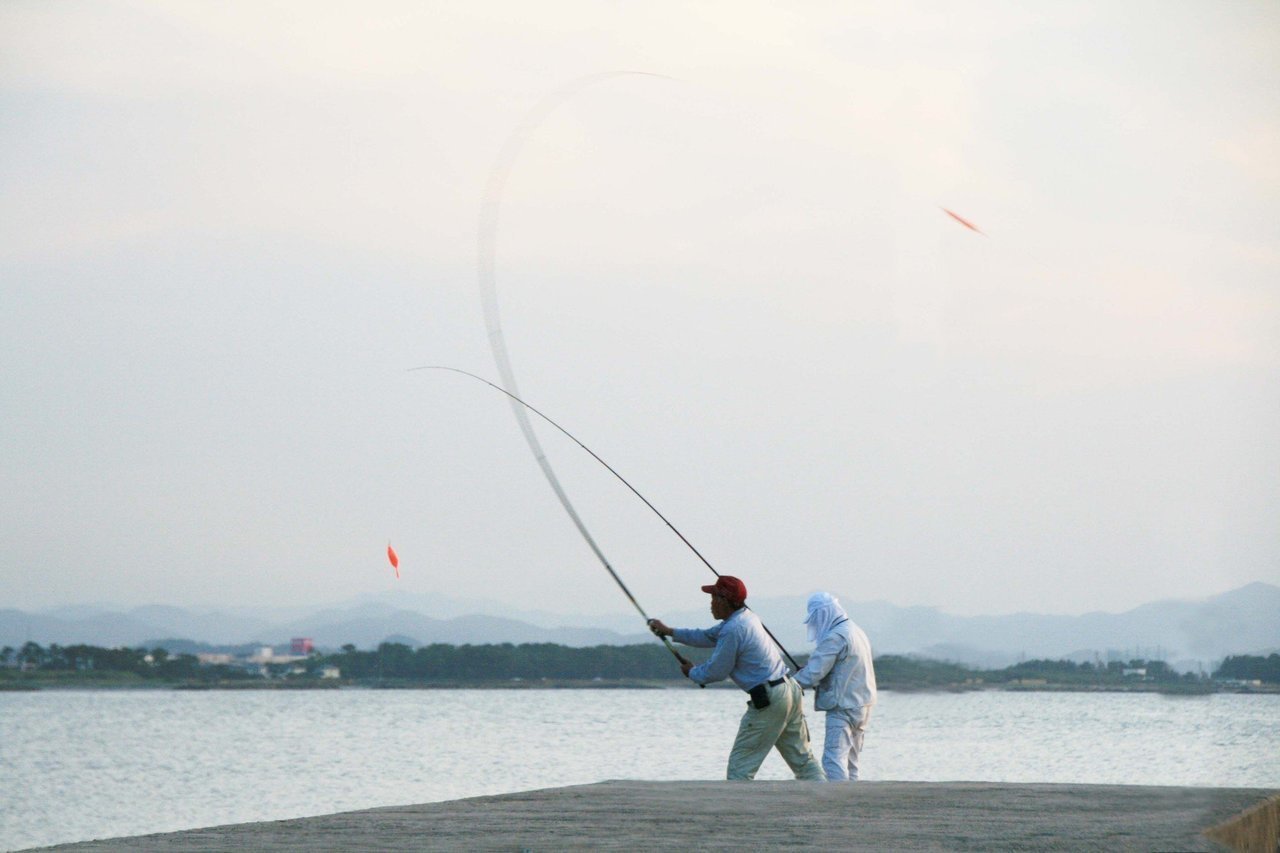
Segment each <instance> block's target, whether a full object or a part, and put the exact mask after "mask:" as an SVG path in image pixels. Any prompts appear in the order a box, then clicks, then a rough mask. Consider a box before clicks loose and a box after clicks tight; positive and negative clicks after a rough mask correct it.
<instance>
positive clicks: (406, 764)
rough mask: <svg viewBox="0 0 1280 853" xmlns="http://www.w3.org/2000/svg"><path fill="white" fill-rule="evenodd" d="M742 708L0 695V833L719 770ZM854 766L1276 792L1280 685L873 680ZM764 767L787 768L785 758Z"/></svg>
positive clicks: (171, 694) (269, 813)
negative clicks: (1008, 689) (1029, 685)
mask: <svg viewBox="0 0 1280 853" xmlns="http://www.w3.org/2000/svg"><path fill="white" fill-rule="evenodd" d="M743 703H744V700H743V697H742V696H741V694H739V693H737V692H736V691H732V690H701V691H700V690H689V689H671V690H422V691H417V690H412V691H410V690H405V691H396V690H341V691H298V692H283V691H281V692H265V691H264V692H256V691H255V692H238V691H211V692H183V691H65V692H64V691H45V692H39V693H0V849H4V850H12V849H20V848H23V847H31V846H37V845H45V844H54V843H59V842H67V841H82V840H86V839H90V838H106V837H113V836H120V835H136V834H142V833H148V832H166V831H172V830H178V829H188V828H194V827H199V826H212V825H217V824H223V823H239V822H243V821H254V820H268V819H280V818H290V817H301V816H305V815H317V814H327V813H331V812H336V811H345V810H350V809H360V808H369V807H372V806H386V805H398V804H404V803H422V802H431V801H438V800H451V799H456V798H459V797H471V796H479V795H483V794H497V793H505V792H510V791H520V790H528V789H532V788H545V787H552V786H558V785H573V784H579V783H587V782H598V781H601V780H604V779H719V778H723V773H724V763H725V758H726V756H727V754H728V750H729V746H730V744H731V743H732V740H733V735H734V732H735V731H736V729H737V720H738V717H739V716H741V713H742V709H743V707H744V704H743ZM809 719H810V728H811V729H813V730H814V731H815V733H817V737H818V738H821V717H820V715H815V714H814V713H813V712H810V714H809ZM819 747H820V744H819ZM863 765H864V768H865V769H864V773H863V775H864V777H865V778H867V779H900V780H919V781H948V780H981V781H997V782H1090V783H1113V784H1138V785H1204V786H1215V787H1266V788H1280V696H1239V695H1213V696H1196V697H1166V696H1160V695H1150V694H1124V693H1115V694H1086V693H1000V692H978V693H964V694H930V693H894V692H882V693H881V699H880V703H879V705H878V706H877V708H876V713H875V716H874V717H873V719H872V727H871V730H870V732H869V733H868V735H867V745H866V749H865V752H864V761H863ZM760 778H764V779H785V778H789V773H788V771H787V768H786V765H785V764H783V763H782V761H781V759H779V758H778V757H777V755H776V753H775V754H774V755H771V756H770V757H769V759H768V760H767V761H766V762H765V764H764V767H763V768H762V770H761V772H760Z"/></svg>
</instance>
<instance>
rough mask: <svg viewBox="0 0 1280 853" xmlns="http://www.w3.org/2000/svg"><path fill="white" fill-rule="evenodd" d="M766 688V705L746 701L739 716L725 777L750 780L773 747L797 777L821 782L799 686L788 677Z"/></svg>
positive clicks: (820, 770)
mask: <svg viewBox="0 0 1280 853" xmlns="http://www.w3.org/2000/svg"><path fill="white" fill-rule="evenodd" d="M768 689H769V707H767V708H765V709H764V710H762V711H758V710H756V708H755V706H754V705H752V704H751V703H750V702H748V703H747V713H745V714H743V715H742V722H741V723H740V724H739V725H738V736H737V738H735V739H734V741H733V749H732V750H731V751H730V752H729V767H728V769H727V770H726V772H725V778H727V779H730V780H734V779H754V778H755V777H756V771H757V770H759V769H760V765H761V764H763V763H764V759H765V756H767V755H768V754H769V750H771V749H773V748H775V747H776V748H777V750H778V754H779V755H781V756H782V760H783V761H785V762H787V766H788V767H790V768H791V772H792V773H794V774H795V775H796V778H797V779H807V780H809V781H812V782H821V781H822V767H821V766H820V765H819V764H818V759H816V758H814V757H813V750H812V749H811V748H810V747H809V726H808V724H807V723H805V719H804V704H803V702H802V701H801V695H802V694H801V693H800V685H799V684H796V683H795V682H794V681H792V680H791V679H790V678H788V679H787V680H786V681H784V682H782V683H781V684H779V685H777V686H775V687H770V688H768Z"/></svg>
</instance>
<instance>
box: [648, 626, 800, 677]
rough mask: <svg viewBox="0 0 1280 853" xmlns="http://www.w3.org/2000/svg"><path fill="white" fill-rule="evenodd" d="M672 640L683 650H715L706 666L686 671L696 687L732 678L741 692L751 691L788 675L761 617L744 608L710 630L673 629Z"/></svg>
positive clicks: (699, 665) (704, 664) (703, 664)
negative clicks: (710, 648)
mask: <svg viewBox="0 0 1280 853" xmlns="http://www.w3.org/2000/svg"><path fill="white" fill-rule="evenodd" d="M671 639H673V640H675V641H676V642H677V643H683V644H684V645H686V646H700V647H702V648H708V647H710V646H715V651H714V652H712V653H711V657H710V658H709V659H708V660H707V661H706V662H705V663H701V664H698V665H697V666H695V667H694V668H693V669H691V670H689V678H691V679H693V680H694V681H696V682H697V683H698V684H710V683H711V682H713V681H723V680H724V679H725V678H731V679H733V683H734V684H736V685H738V686H739V687H741V688H742V689H743V690H750V689H751V688H752V687H755V686H756V685H757V684H763V683H765V682H768V681H776V680H777V679H779V678H782V677H783V676H784V675H786V674H787V665H786V664H785V663H783V662H782V655H780V654H778V649H777V648H776V647H775V646H774V643H773V640H771V639H769V635H768V634H767V633H765V630H764V625H763V624H762V623H761V622H760V617H759V616H757V615H756V614H754V613H752V612H751V611H750V610H748V609H747V608H745V607H743V608H740V609H738V610H735V611H734V612H733V614H732V615H731V616H729V618H728V619H726V620H724V621H723V622H721V623H720V624H718V625H713V626H711V627H710V628H705V629H704V628H676V629H674V630H673V631H672V633H671Z"/></svg>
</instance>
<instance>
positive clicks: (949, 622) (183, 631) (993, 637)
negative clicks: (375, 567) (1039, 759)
mask: <svg viewBox="0 0 1280 853" xmlns="http://www.w3.org/2000/svg"><path fill="white" fill-rule="evenodd" d="M841 600H842V601H846V602H849V600H848V599H847V598H843V597H842V598H841ZM751 606H752V608H753V609H754V610H755V611H756V612H757V613H759V614H760V616H761V618H762V619H764V621H765V623H766V624H767V625H769V626H770V629H771V630H772V631H773V633H774V634H775V635H776V636H777V637H778V639H779V640H780V641H781V642H782V643H783V645H784V646H786V647H787V648H788V649H790V650H791V651H792V652H793V653H794V654H800V653H802V652H807V651H808V650H809V645H808V643H807V642H806V639H805V635H804V627H803V625H802V624H801V619H802V618H803V616H804V599H803V598H775V599H761V600H758V601H752V602H751ZM846 606H847V608H848V610H849V612H850V615H851V616H852V617H853V620H854V621H855V622H857V623H858V624H859V625H861V626H862V627H863V628H864V629H865V630H866V631H867V634H868V635H870V637H871V642H872V646H873V648H875V650H876V651H877V653H880V654H885V653H896V654H915V655H920V656H924V657H932V658H938V659H944V660H952V661H957V662H960V663H967V664H971V665H975V666H1006V665H1008V664H1009V663H1012V662H1014V661H1016V660H1019V659H1022V658H1040V657H1047V658H1072V659H1077V660H1081V659H1093V658H1095V657H1101V658H1103V659H1106V658H1107V657H1116V656H1123V657H1157V656H1159V657H1163V658H1164V659H1166V660H1169V661H1170V662H1171V663H1174V664H1175V665H1178V664H1180V665H1181V666H1182V667H1183V668H1188V669H1194V668H1196V667H1197V666H1205V667H1208V666H1211V665H1212V664H1213V663H1215V662H1216V661H1218V660H1221V659H1222V658H1223V657H1225V656H1226V655H1230V654H1269V653H1271V652H1275V651H1280V587H1277V586H1273V585H1271V584H1265V583H1252V584H1249V585H1248V586H1245V587H1241V588H1240V589H1237V590H1233V591H1231V592H1227V593H1223V594H1222V595H1217V596H1214V597H1212V598H1208V599H1204V600H1200V601H1177V600H1169V601H1157V602H1152V603H1150V604H1144V605H1142V606H1141V607H1137V608H1134V609H1133V610H1129V611H1126V612H1124V613H1086V614H1083V615H1081V616H1051V615H1043V614H1034V613H1016V614H1011V615H1005V616H956V615H953V614H949V613H944V612H942V611H940V610H938V609H937V608H933V607H899V606H897V605H894V604H890V603H888V602H884V601H872V602H849V603H847V605H846ZM493 607H494V605H493V604H492V603H489V602H484V603H480V602H458V601H455V600H448V599H441V598H428V597H425V596H419V597H404V596H402V597H400V598H398V599H395V600H393V601H392V600H387V599H379V598H373V599H365V600H362V601H357V602H351V603H349V604H347V605H343V606H338V607H330V608H325V609H318V610H315V611H312V612H307V611H300V610H298V609H297V608H294V609H293V610H292V611H287V612H286V611H268V610H260V609H259V610H251V609H247V608H246V609H239V608H237V609H222V610H207V611H206V610H188V609H184V608H179V607H168V606H161V605H151V606H147V607H135V608H132V609H128V610H115V609H109V608H104V607H87V606H81V607H64V608H57V609H53V610H47V611H39V612H25V611H21V610H14V609H4V610H0V645H8V646H14V647H18V646H21V645H22V644H23V643H24V642H27V641H28V640H33V641H35V642H37V643H40V644H42V645H48V644H50V643H59V644H61V645H70V644H74V643H87V644H91V645H98V646H121V645H128V646H138V645H143V644H148V643H152V642H155V641H157V640H161V639H169V638H173V639H185V640H190V641H192V642H195V643H203V644H208V645H211V646H231V645H243V644H247V643H260V644H262V645H280V644H284V643H287V642H288V641H289V639H290V638H291V637H310V638H311V639H312V640H313V641H314V642H315V644H316V645H317V646H319V647H322V648H325V647H327V648H337V647H339V646H341V645H343V644H345V643H352V644H354V645H356V646H358V647H361V648H370V647H373V646H376V645H377V644H378V643H380V642H382V641H384V640H385V639H387V638H389V637H391V638H396V639H397V640H398V641H400V642H406V643H409V644H411V645H427V644H430V643H453V644H463V643H472V644H479V643H558V644H561V645H567V646H593V645H624V644H630V643H644V642H653V641H654V640H653V638H652V637H651V636H650V635H649V634H648V633H647V632H646V631H644V629H643V626H641V625H639V618H638V617H637V616H636V615H635V614H624V613H613V614H596V615H590V616H588V615H568V616H566V615H555V614H548V613H541V612H538V611H517V610H507V611H500V612H492V608H493ZM482 608H489V609H490V610H491V612H466V611H467V610H468V609H474V610H480V609H482ZM432 614H434V615H432ZM657 615H660V616H661V617H662V619H663V620H664V621H666V622H667V623H668V624H672V625H685V626H688V625H696V626H707V625H710V624H712V619H711V616H710V614H709V613H708V612H707V611H706V610H705V609H700V610H690V611H683V612H673V613H663V614H657ZM636 628H640V630H638V631H637V630H635V629H636Z"/></svg>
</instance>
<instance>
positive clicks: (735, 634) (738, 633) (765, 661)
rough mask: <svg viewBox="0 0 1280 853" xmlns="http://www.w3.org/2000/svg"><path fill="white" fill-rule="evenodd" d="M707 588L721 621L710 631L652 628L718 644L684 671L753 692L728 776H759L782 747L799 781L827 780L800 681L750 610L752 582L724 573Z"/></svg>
mask: <svg viewBox="0 0 1280 853" xmlns="http://www.w3.org/2000/svg"><path fill="white" fill-rule="evenodd" d="M702 591H703V592H709V593H711V615H712V616H714V617H715V618H716V619H719V620H721V621H720V623H719V624H718V625H714V626H712V627H710V628H707V629H705V630H703V629H700V628H669V627H667V626H666V625H665V624H663V622H662V621H661V620H659V619H651V620H649V630H651V631H653V633H655V634H657V635H658V636H659V637H670V638H672V639H673V640H675V641H676V642H677V643H683V644H684V645H686V646H701V647H704V648H709V647H712V646H714V647H715V651H713V652H712V653H711V657H710V658H709V659H708V660H707V661H706V663H702V664H699V665H697V666H694V665H693V664H688V663H685V664H681V666H680V668H681V669H682V670H684V674H685V675H687V676H688V677H689V678H691V679H693V680H694V681H696V682H697V683H698V684H709V683H711V682H713V681H722V680H724V679H725V678H731V679H733V683H734V684H736V685H738V686H739V687H741V688H742V689H743V690H745V691H746V692H747V693H748V694H750V696H751V701H749V702H748V703H747V712H746V714H744V715H743V716H742V722H741V723H740V724H739V725H738V736H737V738H736V739H735V740H734V742H733V749H732V750H731V751H730V752H729V767H728V770H727V772H726V778H728V779H754V778H755V775H756V771H758V770H759V769H760V765H761V764H762V763H763V762H764V759H765V756H767V755H768V754H769V750H771V749H773V748H774V747H777V748H778V753H779V754H780V755H781V756H782V758H783V760H784V761H786V762H787V766H789V767H790V768H791V772H792V773H794V774H795V775H796V778H797V779H805V780H809V781H814V782H821V781H822V780H823V775H822V766H821V765H820V764H818V761H817V759H815V758H814V757H813V750H812V749H810V747H809V727H808V725H807V724H806V723H805V719H804V706H803V703H802V702H801V698H802V696H803V694H802V693H801V691H800V685H798V684H796V682H795V681H793V680H792V679H791V678H790V677H789V676H788V675H787V666H786V664H785V663H783V660H782V655H780V654H779V653H778V647H777V645H776V644H775V643H774V642H773V640H772V639H770V637H769V635H768V634H767V633H766V632H765V630H764V625H762V624H761V623H760V617H759V616H756V614H754V613H752V612H751V611H750V610H748V609H747V607H746V601H747V585H746V584H744V583H743V582H742V581H741V580H739V579H738V578H735V577H732V576H730V575H721V576H720V577H719V578H717V579H716V582H715V583H714V584H712V585H710V586H704V587H703V588H702Z"/></svg>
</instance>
